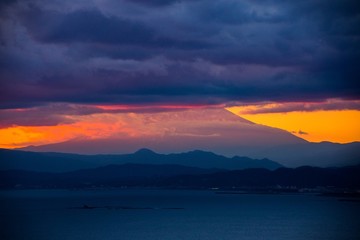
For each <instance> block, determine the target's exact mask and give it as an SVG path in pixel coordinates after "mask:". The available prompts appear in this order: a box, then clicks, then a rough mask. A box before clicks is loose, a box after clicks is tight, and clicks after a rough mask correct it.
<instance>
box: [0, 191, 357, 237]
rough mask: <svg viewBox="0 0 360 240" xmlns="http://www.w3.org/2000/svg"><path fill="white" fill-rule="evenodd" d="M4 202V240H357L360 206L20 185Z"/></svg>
mask: <svg viewBox="0 0 360 240" xmlns="http://www.w3.org/2000/svg"><path fill="white" fill-rule="evenodd" d="M0 201H1V205H0V228H1V229H0V239H3V240H7V239H11V240H13V239H26V240H32V239H34V240H66V239H68V240H82V239H84V240H92V239H94V240H100V239H101V240H103V239H109V240H128V239H132V240H134V239H139V240H140V239H141V240H155V239H169V240H176V239H189V240H192V239H197V240H198V239H204V240H206V239H214V240H221V239H224V240H227V239H229V240H234V239H242V240H260V239H264V240H265V239H266V240H272V239H274V240H282V239H291V240H311V239H314V240H315V239H316V240H347V239H349V240H355V239H360V238H359V236H360V203H357V202H341V201H338V200H337V199H335V198H328V197H319V196H314V195H221V194H214V193H213V192H210V191H175V190H96V191H95V190H89V191H68V190H22V191H2V192H0ZM83 204H87V205H88V206H94V207H99V208H94V209H82V208H81V207H82V206H83Z"/></svg>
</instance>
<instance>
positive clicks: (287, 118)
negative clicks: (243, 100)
mask: <svg viewBox="0 0 360 240" xmlns="http://www.w3.org/2000/svg"><path fill="white" fill-rule="evenodd" d="M274 106H276V105H266V108H265V111H266V110H267V109H270V108H271V107H274ZM228 110H229V111H231V112H233V113H235V114H237V115H238V116H241V117H243V118H245V119H247V120H249V121H252V122H254V123H257V124H262V125H266V126H270V127H275V128H280V129H284V130H286V131H288V132H291V133H293V134H294V135H296V136H298V137H300V138H303V139H305V140H307V141H310V142H322V141H331V142H338V143H349V142H355V141H360V124H359V123H360V111H357V110H341V111H339V110H328V111H324V110H318V111H293V112H283V113H279V112H275V113H271V112H270V113H250V112H251V111H255V110H259V109H258V107H257V106H246V107H231V108H228ZM262 110H264V109H262Z"/></svg>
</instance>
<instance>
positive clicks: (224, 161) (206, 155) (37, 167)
mask: <svg viewBox="0 0 360 240" xmlns="http://www.w3.org/2000/svg"><path fill="white" fill-rule="evenodd" d="M125 163H137V164H177V165H184V166H189V167H198V168H217V169H229V170H230V169H245V168H267V169H276V168H279V167H282V165H281V164H279V163H276V162H274V161H271V160H269V159H260V160H259V159H251V158H248V157H238V156H235V157H232V158H227V157H224V156H221V155H217V154H214V153H212V152H205V151H200V150H196V151H191V152H187V153H179V154H158V153H155V152H153V151H151V150H149V149H140V150H138V151H137V152H135V153H133V154H121V155H120V154H118V155H80V154H66V153H51V152H50V153H40V152H27V151H18V150H7V149H1V150H0V170H9V169H20V170H30V171H46V172H65V171H73V170H79V169H84V168H94V167H100V166H106V165H110V164H125Z"/></svg>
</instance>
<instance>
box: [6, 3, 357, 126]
mask: <svg viewBox="0 0 360 240" xmlns="http://www.w3.org/2000/svg"><path fill="white" fill-rule="evenodd" d="M0 7H1V32H0V40H1V46H0V53H1V60H0V71H1V90H0V91H1V104H0V107H1V108H8V109H13V108H28V107H39V106H44V105H48V104H54V103H67V104H82V105H84V104H97V105H99V104H100V105H109V104H119V105H134V106H137V105H153V106H156V105H189V104H197V105H217V104H227V105H231V104H243V103H247V102H251V103H253V102H264V101H271V102H278V103H281V102H293V101H297V102H313V101H320V102H321V101H327V99H330V98H337V99H359V96H360V90H359V81H358V79H359V74H358V71H357V66H359V65H360V54H359V49H360V46H359V45H360V43H359V41H358V38H359V34H360V32H359V30H358V26H359V25H360V17H359V14H358V13H359V10H360V7H359V4H358V3H357V1H352V0H346V1H343V0H342V1H340V0H336V1H331V2H329V1H325V0H316V1H300V2H294V1H234V0H217V1H205V0H197V1H171V0H156V1H141V0H139V1H129V0H122V1H112V0H106V1H95V0H94V1H51V2H49V1H43V0H36V1H31V2H28V1H20V0H19V1H5V2H2V4H1V6H0ZM51 121H55V120H51ZM51 121H50V122H51Z"/></svg>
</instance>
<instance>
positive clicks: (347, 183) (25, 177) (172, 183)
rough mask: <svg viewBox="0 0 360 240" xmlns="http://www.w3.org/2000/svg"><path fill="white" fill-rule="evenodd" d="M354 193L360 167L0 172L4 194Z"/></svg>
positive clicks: (135, 166) (112, 167) (119, 167)
mask: <svg viewBox="0 0 360 240" xmlns="http://www.w3.org/2000/svg"><path fill="white" fill-rule="evenodd" d="M89 187H90V188H94V187H95V188H98V187H100V188H107V187H116V188H119V187H161V188H203V189H209V188H216V189H237V188H250V189H256V188H275V189H276V188H294V187H296V188H314V187H327V188H329V187H330V188H334V187H337V188H342V189H345V188H350V189H357V188H359V187H360V166H359V165H357V166H353V167H343V168H315V167H300V168H296V169H289V168H278V169H276V170H272V171H271V170H268V169H259V168H254V169H244V170H233V171H225V170H220V169H200V168H194V167H185V166H180V165H149V164H124V165H110V166H106V167H100V168H94V169H86V170H78V171H72V172H66V173H45V172H32V171H22V170H7V171H0V188H89Z"/></svg>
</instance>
